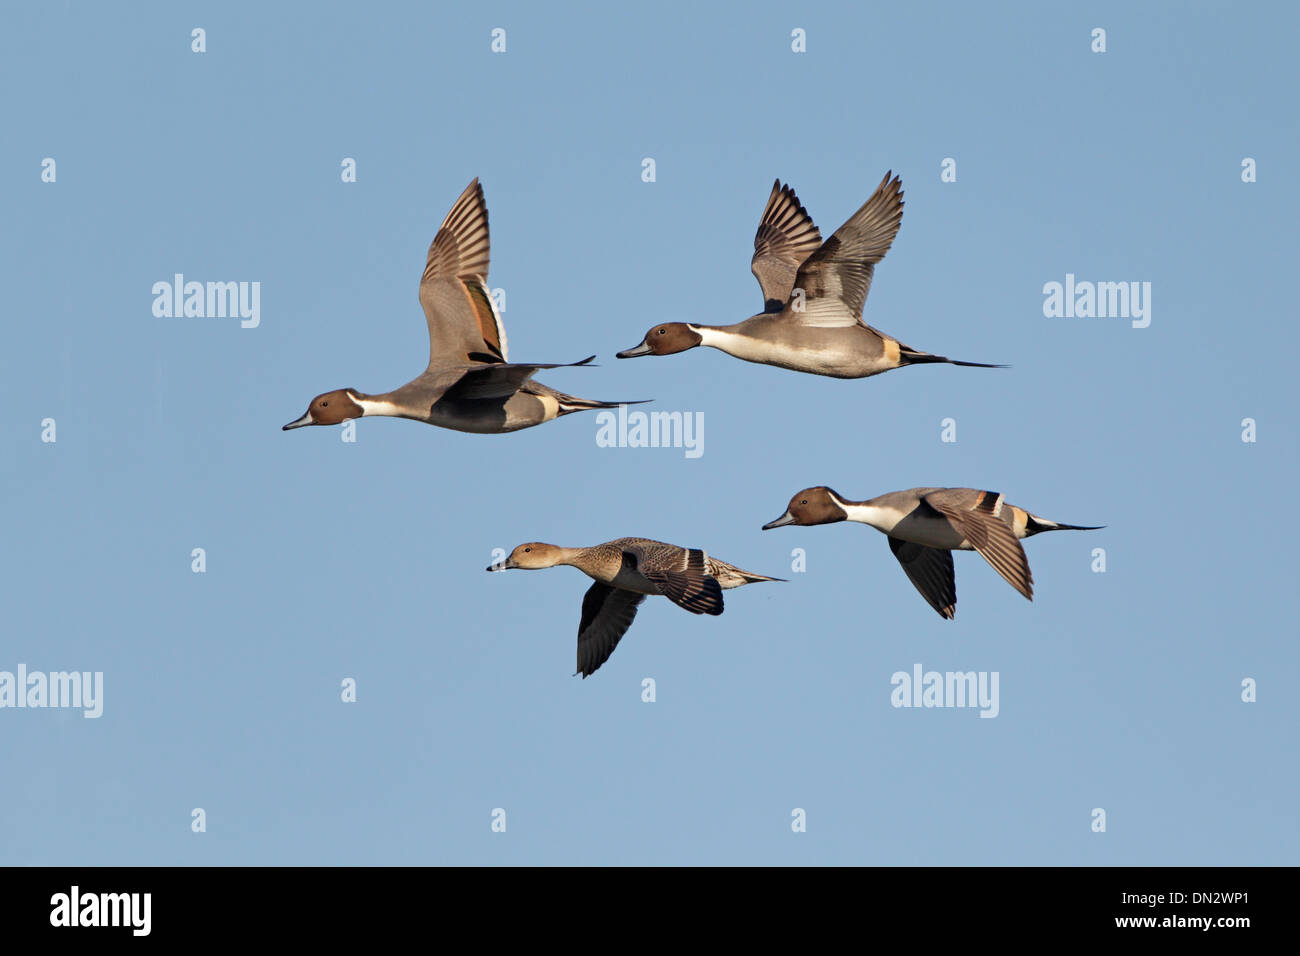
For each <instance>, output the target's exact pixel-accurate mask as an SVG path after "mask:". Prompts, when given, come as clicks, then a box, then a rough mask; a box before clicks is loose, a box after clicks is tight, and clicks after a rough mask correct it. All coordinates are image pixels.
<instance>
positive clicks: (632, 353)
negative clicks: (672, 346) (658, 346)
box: [614, 342, 654, 358]
mask: <svg viewBox="0 0 1300 956" xmlns="http://www.w3.org/2000/svg"><path fill="white" fill-rule="evenodd" d="M653 351H654V349H652V348H650V346H649V344H648V343H646V342H642V343H641V344H640V345H637V346H634V347H633V348H630V349H624V350H623V351H621V352H619V353H618V354H617V355H615V356H614V357H615V358H636V357H637V356H640V355H649V354H650V353H651V352H653Z"/></svg>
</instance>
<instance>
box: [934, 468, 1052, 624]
mask: <svg viewBox="0 0 1300 956" xmlns="http://www.w3.org/2000/svg"><path fill="white" fill-rule="evenodd" d="M925 502H926V504H928V505H930V507H932V508H934V509H935V510H936V511H938V512H939V513H940V514H942V515H943V516H944V517H946V518H947V519H948V520H949V521H950V522H951V523H952V526H953V527H954V528H955V529H956V530H957V531H958V532H960V533H961V535H962V536H963V537H964V538H965V539H966V541H967V542H968V543H969V544H970V546H971V547H972V548H974V549H975V550H976V551H978V552H979V554H980V557H982V558H983V559H984V560H985V561H987V562H988V563H989V564H991V565H993V570H995V571H997V572H998V574H1000V575H1002V577H1003V578H1005V579H1006V581H1007V583H1008V584H1010V585H1011V586H1012V587H1013V588H1015V589H1016V590H1017V591H1019V592H1020V593H1021V594H1023V595H1024V596H1025V597H1026V598H1028V599H1029V600H1031V601H1032V600H1033V599H1034V576H1033V575H1032V574H1031V573H1030V571H1029V559H1028V558H1027V557H1026V556H1025V549H1024V548H1023V547H1022V546H1021V544H1020V540H1019V539H1018V538H1017V537H1016V535H1015V532H1014V531H1012V530H1011V528H1010V526H1009V525H1008V524H1007V523H1006V522H1005V521H1003V520H1002V518H1001V513H1002V495H1000V494H997V493H996V492H992V491H985V492H980V493H979V494H978V496H977V498H976V500H975V502H974V503H973V504H972V503H971V502H970V499H969V492H966V491H964V490H963V489H948V490H944V491H933V492H931V493H930V494H928V495H926V496H925Z"/></svg>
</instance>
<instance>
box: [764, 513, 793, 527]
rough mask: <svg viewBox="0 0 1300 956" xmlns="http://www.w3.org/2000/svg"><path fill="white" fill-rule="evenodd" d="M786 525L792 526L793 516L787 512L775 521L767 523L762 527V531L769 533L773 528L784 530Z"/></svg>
mask: <svg viewBox="0 0 1300 956" xmlns="http://www.w3.org/2000/svg"><path fill="white" fill-rule="evenodd" d="M788 524H794V516H793V515H791V514H790V512H788V511H787V512H786V513H785V514H783V515H781V517H779V518H777V519H776V520H775V521H769V522H768V523H767V524H765V525H763V528H762V530H763V531H771V530H772V529H773V528H784V527H785V526H786V525H788Z"/></svg>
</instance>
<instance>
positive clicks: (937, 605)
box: [889, 538, 957, 620]
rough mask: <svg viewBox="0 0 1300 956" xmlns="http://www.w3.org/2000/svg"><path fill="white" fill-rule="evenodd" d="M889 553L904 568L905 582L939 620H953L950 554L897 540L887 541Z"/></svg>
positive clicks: (954, 597)
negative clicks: (908, 583)
mask: <svg viewBox="0 0 1300 956" xmlns="http://www.w3.org/2000/svg"><path fill="white" fill-rule="evenodd" d="M889 550H890V551H892V552H894V557H896V558H897V559H898V563H899V564H901V565H902V566H903V571H904V572H905V573H906V574H907V579H908V580H909V581H911V582H912V585H913V586H914V587H915V588H916V589H917V591H919V592H920V593H921V597H923V598H925V601H926V603H927V604H929V605H930V607H932V608H934V609H935V610H936V611H938V612H939V616H940V617H942V618H946V619H947V620H952V619H953V618H954V617H956V616H957V580H956V577H955V576H954V574H953V568H952V552H951V551H944V550H942V549H940V548H927V547H925V546H924V545H921V544H914V543H913V542H911V541H903V540H901V539H900V538H890V539H889Z"/></svg>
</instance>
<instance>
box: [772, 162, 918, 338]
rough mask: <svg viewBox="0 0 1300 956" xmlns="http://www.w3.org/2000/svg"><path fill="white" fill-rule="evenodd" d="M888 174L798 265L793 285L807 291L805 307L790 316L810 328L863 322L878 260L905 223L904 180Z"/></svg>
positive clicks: (883, 256) (791, 312) (792, 312)
mask: <svg viewBox="0 0 1300 956" xmlns="http://www.w3.org/2000/svg"><path fill="white" fill-rule="evenodd" d="M890 176H891V174H890V173H886V174H885V178H884V179H883V180H881V182H880V185H879V186H878V187H877V188H876V191H875V192H874V193H873V194H872V196H871V198H870V199H868V200H867V201H866V202H865V203H863V204H862V207H861V208H860V209H859V210H858V211H857V212H855V213H854V214H853V215H852V216H850V217H849V220H848V222H846V223H844V225H842V226H840V228H839V229H837V230H835V234H834V235H833V236H831V237H830V238H829V239H827V240H826V241H825V242H823V243H822V244H821V247H820V248H819V249H818V250H817V251H816V252H814V253H813V254H812V255H810V256H809V257H808V258H807V260H806V261H805V262H804V263H803V265H802V266H800V268H799V274H798V275H797V276H796V277H795V281H794V288H795V289H802V290H803V293H804V302H803V310H804V311H803V312H795V311H793V308H791V310H790V311H789V313H788V314H789V315H790V316H791V317H792V318H794V319H795V320H797V321H799V322H801V323H802V324H805V325H809V326H828V327H834V326H847V325H854V324H861V323H862V306H863V304H864V303H865V302H866V301H867V293H868V292H869V291H870V290H871V278H872V276H873V275H874V274H875V269H876V263H877V262H879V261H880V260H881V259H883V258H885V253H887V252H888V251H889V247H890V246H891V245H893V242H894V237H895V236H897V235H898V229H899V227H900V226H901V225H902V224H903V190H902V183H901V180H900V179H899V178H898V177H897V176H894V177H893V178H892V179H891V178H890ZM792 302H793V300H792Z"/></svg>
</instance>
